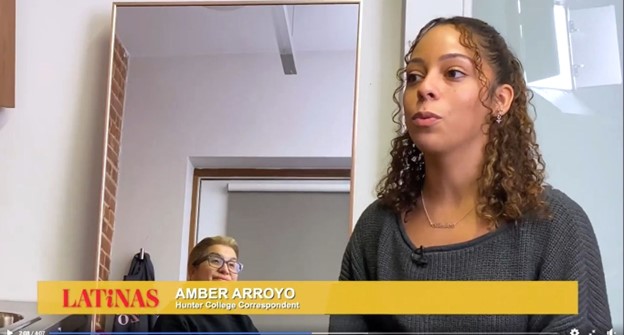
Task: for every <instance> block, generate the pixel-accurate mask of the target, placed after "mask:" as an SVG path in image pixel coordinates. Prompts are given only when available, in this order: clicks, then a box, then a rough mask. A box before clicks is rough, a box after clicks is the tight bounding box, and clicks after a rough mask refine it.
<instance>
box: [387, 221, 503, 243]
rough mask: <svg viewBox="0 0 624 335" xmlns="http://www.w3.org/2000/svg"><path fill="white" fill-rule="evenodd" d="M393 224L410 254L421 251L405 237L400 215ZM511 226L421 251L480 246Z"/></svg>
mask: <svg viewBox="0 0 624 335" xmlns="http://www.w3.org/2000/svg"><path fill="white" fill-rule="evenodd" d="M394 222H395V224H396V226H397V227H398V228H399V232H400V234H401V237H402V238H403V241H404V242H405V244H406V245H407V246H408V247H409V248H410V249H411V251H412V252H415V251H416V250H421V247H416V246H415V245H414V243H412V240H411V239H410V238H409V236H407V232H406V231H405V227H404V226H403V224H402V223H401V215H400V214H395V216H394ZM510 226H511V224H510V223H508V222H505V223H503V224H502V225H500V226H499V227H498V228H497V229H496V230H494V231H491V232H489V233H487V234H483V235H481V236H479V237H475V238H473V239H471V240H468V241H464V242H459V243H451V244H445V245H436V246H431V247H422V251H428V252H443V251H456V250H461V249H467V248H470V247H473V246H477V245H479V244H482V243H484V242H486V241H488V240H490V239H492V238H494V237H496V236H499V235H500V234H502V233H503V232H504V231H506V230H508V229H509V227H510Z"/></svg>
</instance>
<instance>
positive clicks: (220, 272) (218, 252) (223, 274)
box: [189, 245, 238, 281]
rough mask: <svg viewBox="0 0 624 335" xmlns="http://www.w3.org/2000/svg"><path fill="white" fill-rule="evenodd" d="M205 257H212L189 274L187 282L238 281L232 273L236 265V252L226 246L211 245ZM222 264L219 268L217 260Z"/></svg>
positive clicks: (236, 276) (234, 272)
mask: <svg viewBox="0 0 624 335" xmlns="http://www.w3.org/2000/svg"><path fill="white" fill-rule="evenodd" d="M206 255H212V256H215V257H211V259H212V260H213V261H211V259H206V260H204V261H203V262H201V263H200V264H198V265H197V266H195V267H194V268H193V269H191V272H190V273H189V280H227V281H229V280H238V273H236V271H232V268H233V266H235V264H236V263H238V259H237V258H236V252H235V251H234V249H232V248H231V247H229V246H226V245H213V246H210V247H209V248H208V250H207V251H206ZM219 257H220V258H221V259H222V260H223V261H224V262H222V265H221V266H220V267H219V262H218V258H219Z"/></svg>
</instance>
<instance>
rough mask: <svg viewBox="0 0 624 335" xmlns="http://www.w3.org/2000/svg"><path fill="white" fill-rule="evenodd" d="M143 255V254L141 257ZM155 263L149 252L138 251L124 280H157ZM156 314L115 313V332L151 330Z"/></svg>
mask: <svg viewBox="0 0 624 335" xmlns="http://www.w3.org/2000/svg"><path fill="white" fill-rule="evenodd" d="M141 256H143V257H142V258H141ZM155 279H156V277H155V276H154V265H153V264H152V261H151V260H150V255H149V254H148V253H137V254H136V255H134V257H133V258H132V263H131V264H130V271H128V274H127V275H125V276H124V279H123V280H131V281H136V280H151V281H153V280H155ZM155 322H156V315H128V314H120V315H115V320H114V322H113V332H149V331H151V330H152V328H153V327H154V323H155Z"/></svg>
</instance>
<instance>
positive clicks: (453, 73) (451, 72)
mask: <svg viewBox="0 0 624 335" xmlns="http://www.w3.org/2000/svg"><path fill="white" fill-rule="evenodd" d="M446 74H447V76H448V77H449V78H452V79H459V78H462V77H465V76H466V74H465V73H463V72H461V71H459V70H449V71H448V72H447V73H446Z"/></svg>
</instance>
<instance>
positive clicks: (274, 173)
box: [188, 168, 351, 254]
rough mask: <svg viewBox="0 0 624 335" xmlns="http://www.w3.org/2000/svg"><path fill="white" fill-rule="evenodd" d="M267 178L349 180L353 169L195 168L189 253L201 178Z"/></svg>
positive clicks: (195, 239) (194, 236)
mask: <svg viewBox="0 0 624 335" xmlns="http://www.w3.org/2000/svg"><path fill="white" fill-rule="evenodd" d="M210 179H212V180H230V179H245V180H266V179H282V180H287V179H314V180H349V179H351V169H249V168H245V169H234V168H228V169H195V170H194V171H193V194H192V195H191V222H190V226H189V245H188V253H189V254H190V253H191V250H192V249H193V247H194V246H195V244H196V243H197V215H198V211H199V183H200V181H201V180H210Z"/></svg>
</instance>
